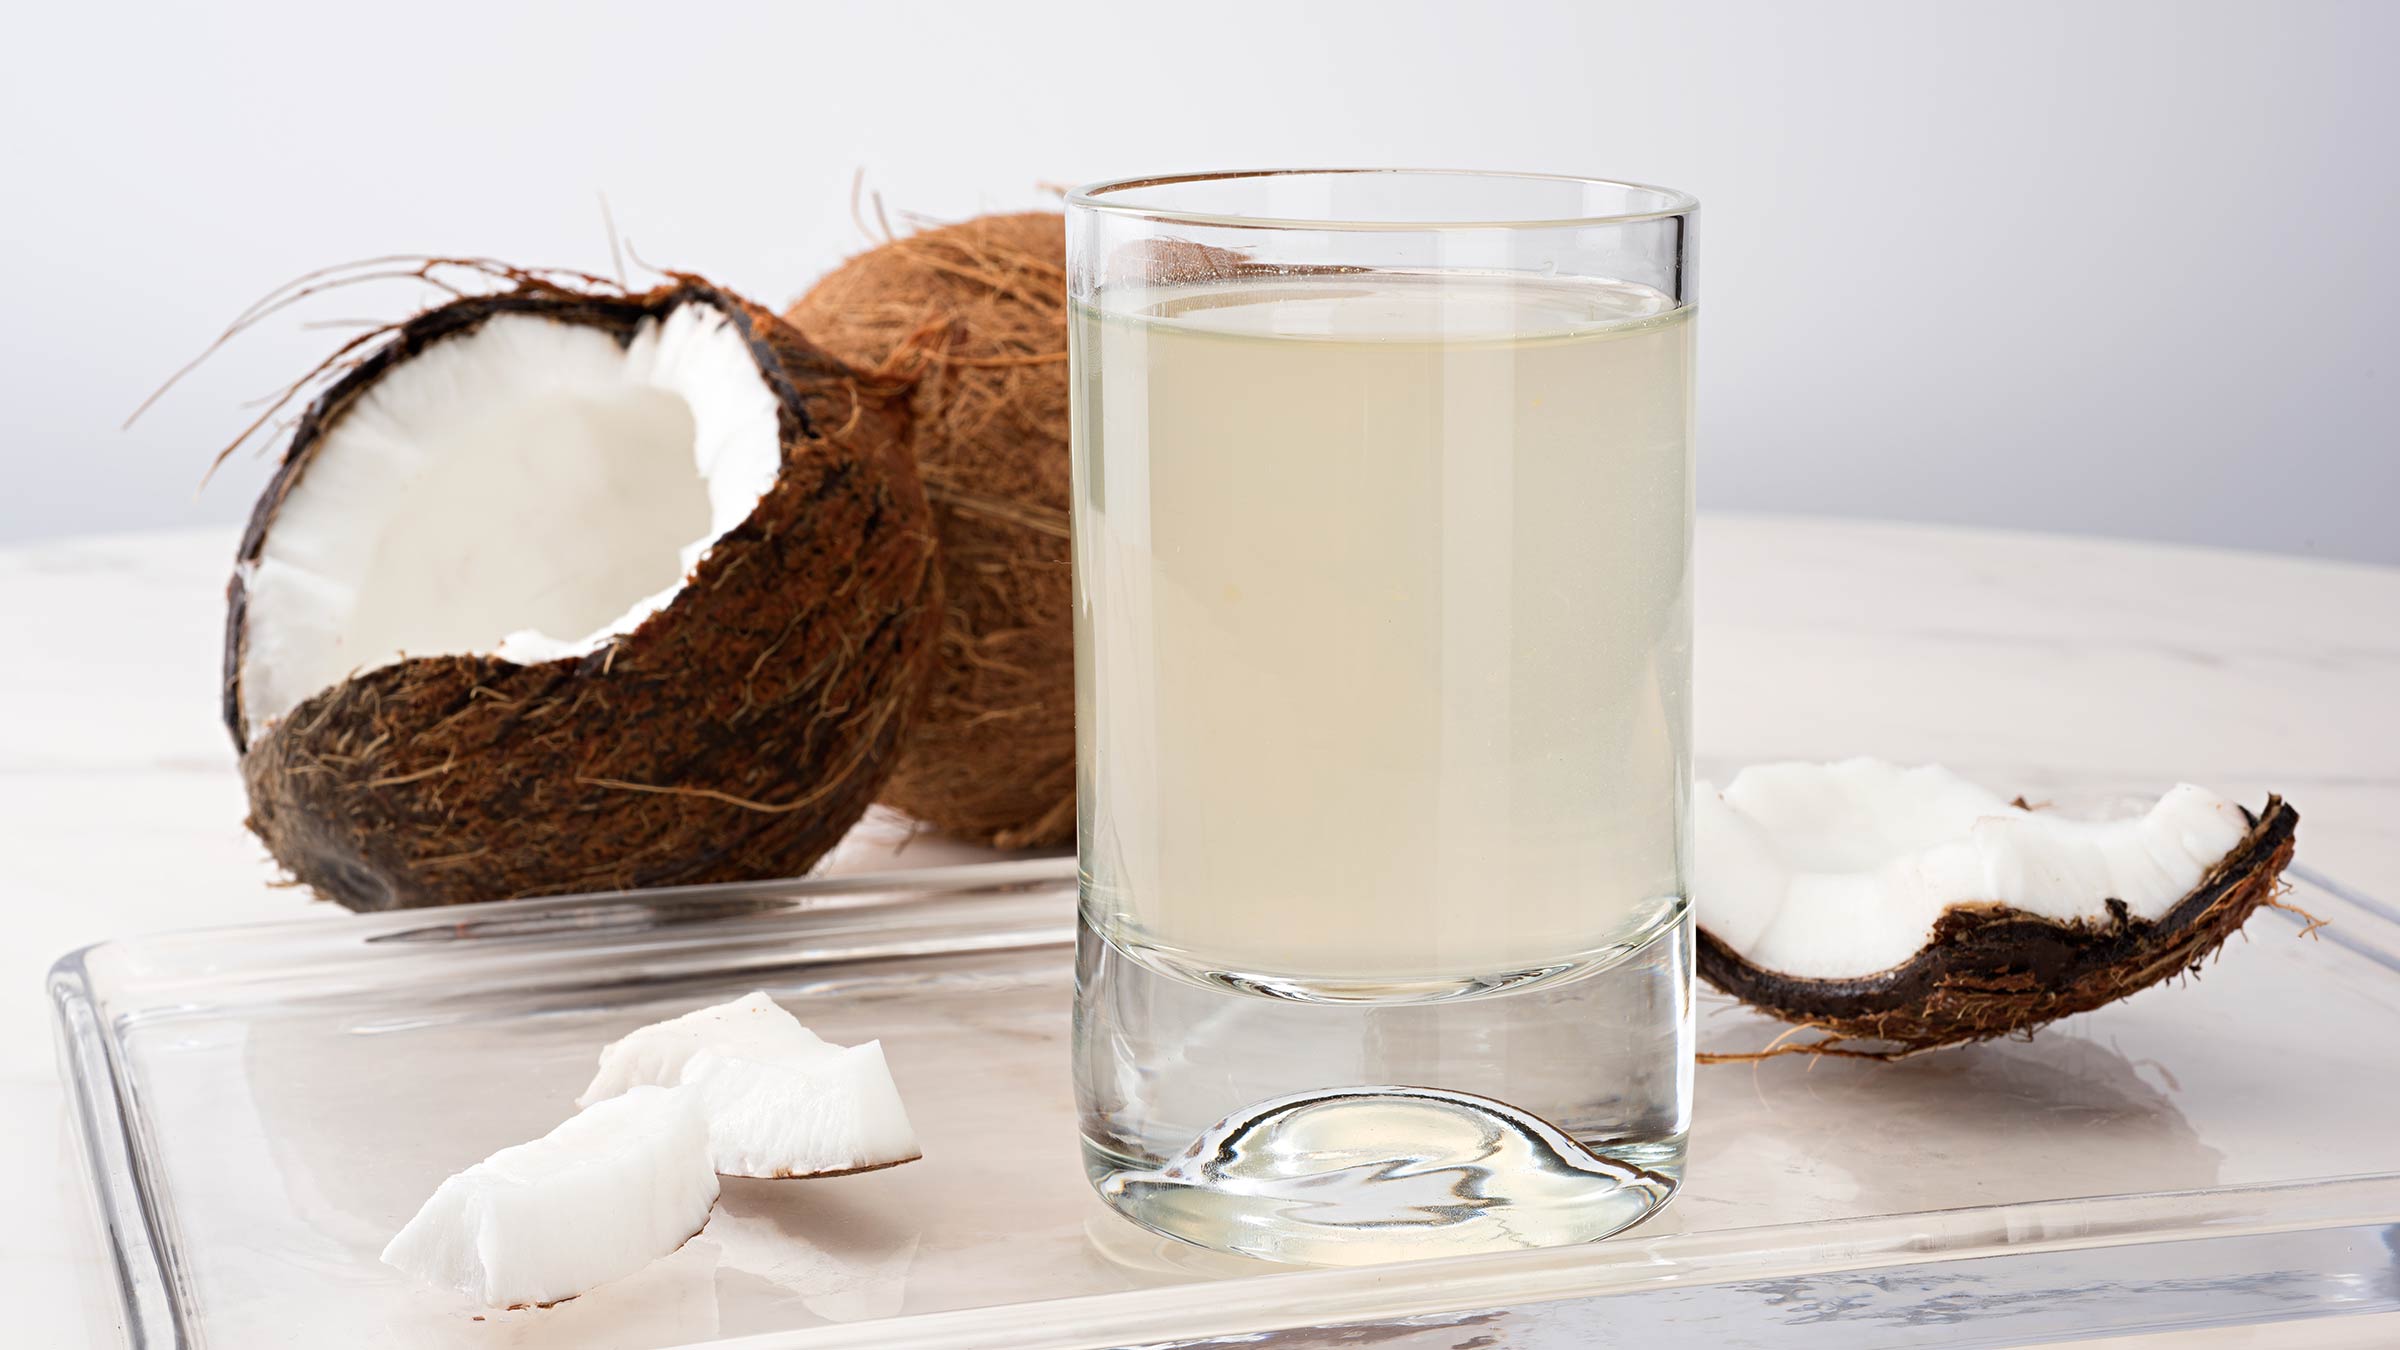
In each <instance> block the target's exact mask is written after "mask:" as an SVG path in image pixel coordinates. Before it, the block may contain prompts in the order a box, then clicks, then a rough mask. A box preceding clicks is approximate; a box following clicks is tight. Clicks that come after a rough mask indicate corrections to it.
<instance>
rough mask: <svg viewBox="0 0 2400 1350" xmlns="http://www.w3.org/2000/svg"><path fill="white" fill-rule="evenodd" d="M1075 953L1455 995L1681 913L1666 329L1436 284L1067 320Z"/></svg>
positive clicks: (1255, 292)
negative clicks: (1677, 903)
mask: <svg viewBox="0 0 2400 1350" xmlns="http://www.w3.org/2000/svg"><path fill="white" fill-rule="evenodd" d="M1075 326H1076V332H1075V339H1074V340H1075V372H1076V379H1077V382H1078V398H1079V400H1080V403H1079V414H1080V415H1079V418H1078V422H1077V428H1076V437H1077V439H1076V446H1075V454H1076V472H1077V500H1076V512H1077V516H1076V530H1077V533H1076V544H1075V549H1076V553H1075V565H1076V568H1077V574H1078V579H1079V582H1080V585H1081V592H1080V595H1079V604H1078V610H1077V622H1078V625H1079V628H1078V632H1077V661H1078V667H1077V679H1078V705H1077V714H1078V715H1077V726H1078V734H1079V737H1080V742H1081V743H1080V746H1079V760H1080V764H1081V772H1082V773H1083V775H1084V778H1083V782H1082V784H1081V803H1082V808H1081V809H1082V811H1083V813H1084V819H1083V822H1082V823H1083V838H1082V840H1081V843H1082V856H1083V859H1084V867H1085V870H1086V890H1087V904H1088V906H1089V907H1090V909H1091V911H1092V913H1093V917H1094V920H1095V922H1097V923H1099V924H1100V925H1101V926H1102V928H1103V930H1104V931H1107V932H1109V933H1111V935H1112V936H1114V937H1115V938H1117V939H1118V940H1120V941H1123V942H1125V943H1126V944H1128V946H1129V947H1131V948H1133V949H1135V950H1139V951H1147V952H1151V953H1155V954H1159V955H1161V956H1162V958H1163V959H1165V960H1167V961H1169V962H1170V963H1173V964H1177V965H1180V966H1184V967H1187V968H1190V967H1197V968H1200V969H1202V970H1206V971H1212V972H1238V973H1240V974H1242V975H1245V976H1263V977H1268V978H1269V979H1270V980H1272V979H1276V978H1287V977H1288V978H1290V979H1294V980H1300V981H1333V982H1341V981H1355V982H1360V983H1361V984H1364V985H1373V984H1374V983H1375V982H1378V981H1391V982H1407V981H1412V980H1425V979H1435V980H1439V979H1454V978H1455V979H1467V980H1472V979H1479V978H1483V977H1486V976H1490V975H1493V974H1496V973H1502V972H1522V971H1529V970H1536V969H1542V968H1555V967H1558V966H1560V965H1561V964H1566V963H1573V962H1577V961H1584V960H1589V959H1592V957H1593V955H1594V954H1595V953H1599V952H1602V951H1604V950H1605V949H1607V948H1609V947H1610V946H1611V944H1613V943H1620V942H1623V941H1625V940H1627V939H1628V938H1632V937H1636V936H1638V935H1639V934H1641V933H1643V932H1644V931H1646V930H1648V929H1650V928H1652V927H1654V926H1655V924H1656V923H1657V922H1658V921H1659V918H1660V916H1662V915H1663V914H1665V913H1666V912H1667V910H1668V908H1669V907H1670V906H1671V905H1672V904H1673V902H1674V898H1675V897H1676V896H1677V895H1678V894H1679V893H1680V892H1681V889H1682V878H1681V851H1682V845H1681V836H1682V831H1683V820H1682V816H1683V810H1684V798H1685V795H1686V787H1687V783H1686V778H1687V772H1688V770H1687V767H1686V766H1687V762H1688V754H1687V744H1688V730H1687V727H1688V714H1687V710H1686V690H1687V686H1688V683H1689V667H1690V638H1689V631H1690V626H1689V576H1688V558H1689V529H1690V518H1691V442H1690V392H1689V390H1690V368H1691V357H1692V337H1691V323H1690V311H1689V310H1688V309H1676V308H1674V307H1672V306H1671V305H1670V304H1669V303H1668V301H1667V300H1666V299H1665V297H1663V296H1660V295H1659V294H1658V293H1657V292H1654V291H1650V290H1647V289H1643V288H1638V287H1630V286H1621V285H1613V284H1605V283H1570V282H1554V281H1539V280H1529V279H1524V278H1503V277H1498V276H1492V277H1476V276H1471V275H1469V276H1461V275H1457V274H1451V275H1445V276H1442V277H1439V278H1435V277H1427V276H1412V275H1405V274H1402V275H1393V274H1373V275H1355V274H1352V275H1344V274H1325V275H1305V276H1281V277H1267V278H1259V279H1253V280H1244V281H1236V282H1229V283H1217V284H1211V285H1205V286H1195V287H1175V288H1155V289H1151V290H1147V291H1112V292H1106V293H1103V295H1102V296H1101V297H1099V302H1098V303H1097V304H1096V305H1095V304H1086V305H1082V306H1079V308H1078V310H1077V314H1076V318H1075Z"/></svg>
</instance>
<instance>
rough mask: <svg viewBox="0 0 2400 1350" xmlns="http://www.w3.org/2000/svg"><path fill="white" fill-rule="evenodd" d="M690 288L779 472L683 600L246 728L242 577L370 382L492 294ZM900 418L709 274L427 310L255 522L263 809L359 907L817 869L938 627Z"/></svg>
mask: <svg viewBox="0 0 2400 1350" xmlns="http://www.w3.org/2000/svg"><path fill="white" fill-rule="evenodd" d="M693 305H698V306H707V307H709V308H711V309H713V310H716V311H719V312H721V313H722V314H723V316H724V318H725V321H726V322H727V323H728V324H729V325H730V326H731V329H732V330H733V331H734V332H735V333H737V334H738V335H739V337H740V338H741V340H742V342H743V343H744V344H745V345H746V347H747V349H748V352H749V355H750V357H751V358H752V359H753V360H754V361H755V362H756V365H757V371H758V374H759V376H760V378H761V380H763V382H764V384H765V386H766V388H767V390H768V391H769V392H770V393H771V394H772V397H773V399H774V402H775V405H776V406H775V421H776V426H777V433H778V440H779V443H780V466H779V468H778V470H777V473H776V476H775V479H774V482H773V485H772V487H771V488H768V489H767V490H766V491H765V492H764V494H763V495H762V496H760V497H759V498H758V501H757V505H756V507H755V508H754V509H752V510H751V511H750V513H749V515H748V516H747V517H746V518H743V519H742V520H741V521H740V523H739V524H738V525H735V526H733V527H732V528H731V529H729V530H728V531H727V532H726V533H724V534H723V535H722V536H721V537H719V538H717V539H716V540H715V541H714V543H713V544H712V545H710V546H709V548H708V550H707V552H706V553H705V554H704V555H703V556H702V557H701V558H700V559H699V561H698V563H697V565H696V566H695V567H694V568H693V570H692V571H691V572H690V573H689V574H688V577H687V579H686V581H685V583H684V585H683V586H682V588H681V589H680V590H679V591H677V592H676V593H675V594H674V597H673V599H672V600H671V601H669V602H667V603H666V604H665V605H664V607H663V608H660V609H658V610H657V611H656V612H654V613H651V614H650V615H649V616H648V617H647V618H646V619H644V620H642V621H641V622H640V623H639V624H638V626H636V627H633V628H632V629H631V631H629V632H624V633H621V634H617V635H615V636H613V637H610V638H608V639H607V640H606V641H605V642H602V643H600V645H599V646H598V647H597V649H596V650H591V651H589V652H588V653H584V654H579V655H572V656H566V657H563V658H560V659H554V660H538V661H531V662H526V663H520V662H517V661H511V660H505V659H501V658H499V657H498V656H497V655H440V656H411V657H408V658H406V659H401V660H398V661H397V662H396V663H393V664H385V665H381V666H379V667H377V668H374V669H370V670H366V671H365V672H364V673H360V674H355V675H353V676H352V677H351V678H348V679H344V680H341V681H340V682H338V683H335V684H333V685H332V687H330V688H325V689H323V690H322V691H321V692H318V693H316V694H315V695H314V696H313V697H309V698H307V699H306V700H305V701H303V702H300V703H299V704H298V706H296V707H294V708H292V709H291V710H290V711H289V712H288V713H285V714H283V715H281V716H277V717H274V718H273V720H271V721H269V722H267V723H266V724H265V725H263V726H253V725H250V724H249V720H248V718H247V716H246V714H245V711H244V701H243V696H242V688H241V681H242V678H243V672H244V669H245V665H244V656H245V648H246V644H247V643H248V642H249V637H250V634H249V625H248V622H247V619H248V616H247V614H246V609H247V605H246V602H245V582H244V575H245V574H246V573H247V572H248V571H249V569H250V568H251V567H253V566H254V565H256V564H257V562H258V560H259V558H260V556H261V551H262V549H263V547H264V546H265V543H266V540H267V539H268V537H269V534H270V532H271V531H273V530H274V529H275V526H276V522H277V513H278V511H279V510H280V509H281V508H282V507H283V505H284V503H285V502H286V499H287V498H288V497H289V496H290V495H291V493H292V491H293V489H294V488H295V487H296V486H297V485H298V484H299V483H300V482H301V480H302V478H303V476H304V475H305V474H307V473H308V472H309V469H310V466H311V465H312V463H314V462H315V461H316V459H317V457H318V454H319V451H320V450H321V449H322V448H323V446H324V445H325V443H326V439H327V436H328V433H329V431H330V430H331V429H332V428H333V427H335V426H336V424H338V423H339V422H340V421H341V419H343V417H344V416H345V415H346V414H348V413H350V412H351V411H352V410H353V409H354V407H355V406H357V405H358V404H359V402H360V400H361V399H362V398H363V397H364V395H365V394H366V392H367V391H368V390H369V389H370V388H371V387H372V386H373V385H374V384H375V383H376V381H378V380H379V379H382V378H383V377H385V376H386V375H388V374H390V373H391V372H392V371H394V370H395V369H397V368H398V367H400V366H401V365H402V363H405V362H409V361H412V360H414V359H416V358H417V357H419V356H420V355H422V354H423V353H425V352H426V351H427V350H428V349H431V348H434V347H436V346H437V345H438V344H442V343H446V342H451V341H453V340H456V339H459V338H461V337H463V336H466V335H469V334H473V333H475V332H476V331H477V330H479V329H481V328H483V327H484V326H485V325H487V324H489V323H490V322H491V321H492V320H494V319H495V318H496V317H498V316H508V315H526V316H533V317H536V318H540V319H546V320H550V321H552V322H554V323H558V324H569V325H584V326H588V327H590V328H594V329H598V330H600V331H601V332H603V333H605V334H608V335H609V336H611V337H613V338H614V340H615V341H616V343H617V344H618V346H619V347H620V348H622V347H625V346H627V344H630V343H632V342H633V341H634V338H635V334H636V333H637V331H638V330H641V329H642V328H643V326H644V325H645V324H646V323H650V322H651V321H659V322H663V321H664V320H665V319H666V317H667V316H668V315H670V314H671V313H673V312H674V311H677V310H679V309H681V308H682V307H685V306H693ZM908 426H909V423H908V411H907V408H906V406H905V402H904V401H903V399H901V398H899V397H896V396H895V395H894V394H893V393H892V392H891V391H887V390H880V389H878V388H877V387H875V386H874V385H873V384H872V383H871V382H869V381H866V380H863V379H861V378H860V377H858V376H857V375H856V374H855V373H854V372H853V371H852V370H851V369H850V368H849V367H847V366H845V365H844V364H842V363H841V362H840V361H838V360H836V359H835V358H833V357H832V356H830V355H828V354H826V353H825V352H823V351H821V350H820V349H818V348H817V347H815V346H813V345H812V344H810V343H809V342H808V341H807V340H806V339H804V338H802V337H801V336H800V335H799V334H798V333H797V332H795V331H794V330H792V329H791V328H790V327H788V326H787V325H785V324H784V323H783V322H782V321H781V320H779V319H777V318H776V317H775V316H774V315H773V314H772V313H770V312H768V311H766V310H764V309H761V308H759V307H758V306H755V305H753V304H751V303H750V302H748V301H746V300H743V299H741V298H739V297H737V296H733V295H730V294H728V293H726V292H724V291H721V290H719V289H717V288H715V287H713V286H711V285H708V284H707V283H705V282H702V281H699V280H697V279H690V278H684V279H679V280H677V281H676V282H674V283H673V284H670V285H666V286H662V287H660V288H658V289H656V290H653V291H650V292H648V293H645V294H638V295H608V294H600V295H581V294H574V293H570V292H564V291H561V290H559V289H557V288H555V287H534V286H521V287H520V288H519V289H518V290H516V291H514V292H511V293H508V294H502V295H493V296H478V297H472V298H466V299H461V300H457V301H455V302H452V303H450V304H446V305H443V306H441V307H439V308H436V309H433V310H430V311H428V312H426V313H424V314H421V315H418V316H417V317H416V318H414V319H412V320H410V321H409V322H408V323H406V324H404V325H402V326H401V327H399V328H398V329H397V330H396V331H395V333H394V336H393V337H392V339H391V340H390V341H389V342H388V343H386V344H385V345H384V346H383V347H381V348H380V349H378V350H376V351H375V352H374V353H373V354H372V355H370V356H368V357H367V358H365V359H364V360H363V361H362V362H361V363H360V364H359V365H358V366H357V367H356V368H355V369H353V370H351V371H350V372H349V373H348V374H347V375H345V376H344V377H343V378H341V379H340V380H339V381H338V382H337V383H335V384H334V385H333V386H332V387H330V388H329V389H328V390H327V391H326V392H325V393H324V394H323V395H322V396H321V397H319V398H318V399H317V400H316V401H315V402H314V403H313V405H312V406H311V407H310V408H309V409H308V411H307V413H306V414H305V415H304V416H303V417H302V418H301V420H300V422H299V424H298V426H297V428H296V430H295V432H294V434H293V436H292V440H291V445H290V449H289V450H288V452H287V453H286V455H285V457H284V460H283V463H282V467H281V469H280V471H279V472H278V473H277V474H276V475H275V478H274V480H273V482H272V483H271V484H270V486H269V487H268V489H267V491H266V493H265V494H264V496H263V497H262V498H261V499H260V501H259V503H258V507H257V510H256V512H255V513H254V514H253V516H252V518H251V521H250V527H249V531H248V533H247V534H246V535H245V537H244V539H243V542H242V546H241V552H240V561H241V565H242V566H241V568H240V570H237V572H236V575H235V577H234V580H233V583H232V586H231V589H230V593H229V595H230V613H229V616H228V620H227V625H226V644H225V717H226V722H227V725H228V726H229V727H230V728H231V730H232V732H233V738H234V742H235V744H236V745H237V746H238V747H240V748H241V750H242V752H243V754H242V777H243V780H244V782H245V783H246V785H247V786H248V788H249V794H250V822H249V823H250V826H251V828H252V829H253V830H255V831H256V832H257V833H258V835H259V837H260V838H262V839H263V840H265V841H266V844H267V847H268V848H269V849H270V850H271V851H272V852H273V853H274V855H275V857H276V858H277V859H278V860H279V861H281V862H282V863H283V865H284V866H285V867H287V868H288V869H290V871H291V872H292V874H293V875H294V876H295V877H297V878H299V879H300V880H301V881H304V882H306V883H308V884H309V885H311V886H313V887H315V888H316V889H317V890H318V891H320V892H322V893H323V894H325V895H327V896H330V897H332V898H333V899H335V900H338V901H340V902H341V903H342V904H344V905H347V906H349V907H350V908H352V909H359V910H376V909H388V908H394V907H401V906H415V905H445V904H456V903H462V902H467V901H477V900H491V899H500V898H507V897H514V896H527V895H543V894H559V893H566V892H574V891H586V890H601V889H614V888H626V887H642V886H664V885H674V884H684V883H698V882H715V881H730V880H738V879H745V878H756V877H771V876H788V875H792V874H795V873H798V872H802V871H805V870H806V869H807V868H808V867H809V866H810V865H811V864H813V863H815V862H816V860H817V859H818V858H819V857H820V856H822V855H823V854H824V853H825V852H826V851H827V850H828V849H830V848H831V847H832V846H833V845H834V844H835V842H837V841H838V840H839V839H840V838H841V837H842V835H843V834H844V832H846V831H847V830H848V829H849V828H850V826H851V825H852V824H853V823H854V822H855V821H856V820H857V819H858V817H859V816H860V815H861V814H862V813H863V812H864V811H865V810H866V808H867V806H868V804H869V803H870V802H872V801H873V799H874V797H875V795H876V793H877V792H878V791H879V790H880V789H881V788H882V786H883V783H884V780H885V778H886V776H887V775H888V774H889V772H890V769H891V766H892V764H893V763H894V762H895V760H896V759H897V756H898V754H899V750H900V747H901V745H902V743H903V741H904V739H905V735H906V732H907V730H908V724H909V721H910V716H911V713H912V711H913V710H914V708H915V707H916V706H917V705H918V704H919V702H920V701H921V699H922V696H923V691H924V687H925V680H926V677H927V674H928V672H929V670H930V657H931V651H932V644H933V641H934V638H935V634H936V632H937V631H938V628H939V625H940V623H941V616H942V608H941V601H940V589H939V585H940V583H939V579H938V576H937V573H936V570H935V566H934V548H935V544H934V534H933V529H932V520H931V513H930V511H929V508H928V506H927V504H926V499H925V494H924V491H923V489H922V487H921V486H920V484H919V482H918V480H917V477H916V472H915V468H914V462H913V456H912V453H911V449H910V446H909V437H908ZM499 636H500V635H499V634H494V635H493V637H494V638H495V639H497V638H498V637H499Z"/></svg>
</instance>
